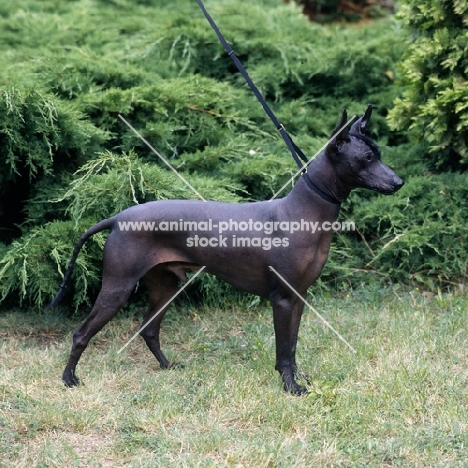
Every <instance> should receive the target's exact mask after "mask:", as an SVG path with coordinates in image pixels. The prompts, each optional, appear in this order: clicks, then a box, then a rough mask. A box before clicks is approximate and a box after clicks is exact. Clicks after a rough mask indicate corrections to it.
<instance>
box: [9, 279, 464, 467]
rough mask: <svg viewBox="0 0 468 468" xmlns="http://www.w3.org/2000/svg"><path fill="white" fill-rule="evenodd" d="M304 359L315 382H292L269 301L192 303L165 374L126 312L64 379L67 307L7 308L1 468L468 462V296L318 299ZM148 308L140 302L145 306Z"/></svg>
mask: <svg viewBox="0 0 468 468" xmlns="http://www.w3.org/2000/svg"><path fill="white" fill-rule="evenodd" d="M310 300H311V301H313V303H314V305H315V306H316V307H317V309H318V310H319V311H320V312H321V313H322V314H323V315H324V316H325V317H326V318H327V319H328V320H329V321H330V322H331V323H332V324H333V326H334V327H335V328H337V329H338V330H339V331H340V333H341V334H343V335H344V337H345V338H346V339H347V340H348V341H349V342H350V343H351V344H352V345H353V347H354V348H356V350H357V353H356V354H353V353H351V352H350V350H349V349H348V348H347V347H346V346H344V345H343V343H341V342H340V341H339V340H338V339H337V338H336V337H335V335H334V334H333V333H331V332H330V331H328V329H326V328H324V327H323V326H322V325H321V324H320V323H319V322H318V321H317V320H316V318H315V316H314V315H313V314H312V313H311V312H307V313H306V314H305V316H304V322H303V324H302V327H301V334H300V342H299V362H300V364H301V368H302V370H303V371H304V372H306V373H308V374H309V375H310V378H311V385H310V393H309V395H307V396H305V397H293V396H290V395H287V394H285V393H284V392H283V391H282V389H281V384H280V379H279V376H278V375H277V373H276V372H275V371H274V370H273V368H274V338H273V332H272V325H271V313H270V311H269V308H268V306H267V305H265V304H264V305H258V306H256V307H255V308H251V309H247V308H242V307H240V306H236V307H233V306H226V307H224V308H223V309H222V310H221V309H210V310H208V309H202V308H195V307H188V306H186V305H179V306H178V307H177V308H178V309H179V310H178V311H175V310H171V311H170V312H169V314H168V317H167V320H166V321H165V323H164V329H163V336H162V339H163V348H164V349H165V350H166V352H167V354H168V355H169V357H170V359H173V360H176V361H178V362H182V363H184V364H185V368H184V369H178V370H171V371H162V370H160V369H159V367H158V366H157V363H156V361H155V359H154V358H153V357H152V355H151V354H150V353H149V351H148V350H147V349H146V347H145V345H144V343H143V342H142V340H141V339H140V338H138V339H136V340H135V341H134V342H132V343H131V345H130V346H129V347H128V348H126V349H125V351H123V352H122V353H121V354H118V353H117V351H118V350H119V349H120V348H121V346H123V345H124V344H125V342H126V341H127V340H128V339H129V338H130V337H131V336H132V335H133V333H134V332H135V331H136V329H137V326H138V321H137V319H136V317H135V316H134V315H132V314H130V313H127V314H121V316H120V317H118V318H117V319H115V320H114V321H112V322H111V323H110V324H109V325H108V326H107V327H106V328H105V329H104V330H103V331H102V332H101V333H100V334H98V335H97V337H96V338H95V339H94V340H93V342H92V343H91V345H90V346H89V348H88V349H87V350H86V352H85V354H84V355H83V359H82V361H81V362H80V365H79V367H78V375H79V376H80V377H81V379H82V380H83V381H84V383H85V385H84V386H82V387H79V388H75V389H66V388H65V387H64V386H63V385H62V383H61V380H60V375H61V372H62V370H63V366H64V364H65V361H66V359H67V357H68V353H69V348H70V344H71V331H72V330H73V328H74V327H75V326H76V325H77V324H78V323H79V322H80V321H81V320H82V317H77V318H75V319H70V318H66V317H64V316H62V315H60V314H58V313H56V312H55V313H51V314H48V315H47V314H45V315H34V314H33V313H32V312H24V311H19V310H18V311H9V312H3V313H2V314H0V335H1V344H0V355H1V356H2V359H1V361H0V454H1V458H0V466H2V467H3V466H4V467H12V466H15V467H23V466H24V467H31V466H37V467H49V466H50V467H55V466H57V467H64V466H67V467H70V466H80V467H101V466H102V467H122V466H132V467H156V466H171V467H172V466H177V467H195V466H201V467H210V466H226V467H228V466H229V467H231V466H232V467H322V466H323V467H325V466H330V467H331V466H338V467H359V466H362V467H368V466H375V467H393V466H398V467H400V466H403V467H444V468H445V467H462V466H466V460H467V459H468V435H467V434H468V427H467V426H468V411H467V409H468V408H467V404H468V397H467V384H468V371H467V369H468V367H467V363H468V346H467V330H468V317H467V315H466V309H467V307H468V299H467V298H466V297H463V296H460V295H453V296H451V295H439V296H437V295H435V296H430V297H429V296H428V295H425V294H421V293H420V292H418V291H408V292H402V291H400V290H398V289H392V290H390V289H388V290H377V289H376V290H371V289H370V288H367V289H362V290H350V291H349V292H348V293H347V294H342V295H341V296H340V297H339V298H333V297H328V296H327V295H325V294H323V295H320V296H318V297H315V298H312V297H311V298H310ZM137 315H138V311H137Z"/></svg>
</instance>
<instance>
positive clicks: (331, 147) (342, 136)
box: [327, 109, 349, 155]
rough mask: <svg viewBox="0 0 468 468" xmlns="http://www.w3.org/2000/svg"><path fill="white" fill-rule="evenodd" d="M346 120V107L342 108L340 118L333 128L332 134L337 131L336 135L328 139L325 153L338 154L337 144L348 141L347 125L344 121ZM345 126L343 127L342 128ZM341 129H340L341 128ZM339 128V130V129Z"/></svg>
mask: <svg viewBox="0 0 468 468" xmlns="http://www.w3.org/2000/svg"><path fill="white" fill-rule="evenodd" d="M347 121H348V113H347V112H346V109H343V113H342V114H341V120H340V123H339V124H338V125H337V126H336V128H335V130H333V133H332V136H333V135H335V134H336V133H338V132H339V133H338V135H336V137H334V138H333V139H332V140H330V143H328V145H327V154H329V155H336V154H338V152H339V151H338V146H339V145H340V143H342V142H344V141H349V136H348V127H347V126H346V127H345V125H346V122H347ZM343 127H345V128H343ZM341 129H342V130H341ZM340 130H341V131H340Z"/></svg>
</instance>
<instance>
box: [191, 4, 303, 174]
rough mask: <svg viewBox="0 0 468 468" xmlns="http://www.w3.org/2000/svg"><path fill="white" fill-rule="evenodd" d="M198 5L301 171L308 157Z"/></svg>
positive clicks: (203, 8)
mask: <svg viewBox="0 0 468 468" xmlns="http://www.w3.org/2000/svg"><path fill="white" fill-rule="evenodd" d="M197 3H198V6H199V7H200V8H201V10H202V11H203V14H204V15H205V17H206V19H207V20H208V22H209V23H210V25H211V27H212V28H213V30H214V32H215V33H216V35H217V36H218V39H219V41H220V42H221V44H222V45H223V47H224V48H225V49H226V52H227V53H228V55H229V57H231V59H232V61H233V62H234V63H235V65H236V67H237V69H238V70H239V71H240V72H241V74H242V76H243V77H244V79H245V81H246V82H247V84H248V85H249V87H250V89H251V90H252V91H253V93H254V94H255V96H256V97H257V99H258V100H259V101H260V104H261V105H262V106H263V109H264V111H265V112H266V113H267V115H268V117H270V119H271V121H272V122H273V123H274V125H275V127H276V129H277V130H278V131H279V132H280V134H281V136H282V137H283V140H284V142H285V143H286V145H287V147H288V148H289V151H290V152H291V154H292V157H293V158H294V161H296V164H297V165H298V167H299V169H301V168H302V166H303V164H302V163H301V161H300V159H299V157H300V158H301V159H302V160H303V161H304V162H305V163H306V162H307V161H308V159H307V157H306V155H305V154H304V153H303V152H302V151H301V150H300V148H298V147H297V146H296V144H295V143H294V142H293V141H292V139H291V137H290V136H289V134H288V132H287V131H286V129H285V128H284V126H283V124H281V123H280V122H279V121H278V119H277V118H276V116H275V114H274V113H273V111H272V110H271V109H270V107H269V106H268V104H267V103H266V101H265V99H264V98H263V96H262V93H260V91H259V90H258V88H257V87H256V86H255V84H254V82H253V81H252V79H251V78H250V76H249V74H248V73H247V70H246V69H245V68H244V66H243V65H242V63H241V62H240V60H239V59H238V58H237V57H236V54H235V53H234V51H233V50H232V47H231V46H230V45H229V44H228V43H227V41H226V39H225V38H224V36H223V35H222V34H221V31H220V30H219V28H218V26H216V23H215V22H214V21H213V18H211V16H210V14H209V13H208V12H207V11H206V8H205V5H203V2H202V1H201V0H197Z"/></svg>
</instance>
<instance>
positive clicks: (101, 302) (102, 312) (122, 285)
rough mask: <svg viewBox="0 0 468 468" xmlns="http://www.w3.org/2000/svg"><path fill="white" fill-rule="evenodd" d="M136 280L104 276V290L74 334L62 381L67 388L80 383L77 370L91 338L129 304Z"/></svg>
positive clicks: (102, 289)
mask: <svg viewBox="0 0 468 468" xmlns="http://www.w3.org/2000/svg"><path fill="white" fill-rule="evenodd" d="M135 284H136V279H132V278H121V279H116V278H115V277H110V278H109V277H106V276H104V278H103V282H102V288H101V291H100V293H99V295H98V298H97V299H96V302H95V304H94V307H93V308H92V310H91V313H90V314H89V316H88V318H87V319H86V320H85V322H84V323H83V324H82V325H81V326H80V327H78V328H77V329H76V330H75V331H74V333H73V345H72V350H71V353H70V358H69V359H68V363H67V365H66V367H65V370H64V371H63V375H62V379H63V381H64V383H65V385H66V386H67V387H74V386H76V385H78V384H79V383H80V381H79V379H78V377H77V376H76V374H75V369H76V366H77V364H78V361H79V360H80V357H81V355H82V354H83V351H84V350H85V349H86V347H87V346H88V343H89V341H90V340H91V338H92V337H93V336H94V335H96V333H98V332H99V331H100V330H101V329H102V328H103V327H104V325H105V324H106V323H107V322H109V321H110V320H111V319H112V318H114V317H115V315H116V314H117V312H118V311H119V310H120V308H121V307H122V306H123V305H124V304H125V303H126V302H127V299H128V297H129V296H130V293H131V292H132V290H133V288H134V287H135Z"/></svg>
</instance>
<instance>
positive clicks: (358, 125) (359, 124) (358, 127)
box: [351, 104, 372, 135]
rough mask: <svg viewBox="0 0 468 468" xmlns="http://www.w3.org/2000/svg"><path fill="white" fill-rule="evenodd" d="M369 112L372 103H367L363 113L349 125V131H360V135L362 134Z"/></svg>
mask: <svg viewBox="0 0 468 468" xmlns="http://www.w3.org/2000/svg"><path fill="white" fill-rule="evenodd" d="M371 114H372V104H369V105H368V106H367V109H366V112H364V115H363V116H362V117H361V118H359V119H357V120H356V122H354V123H353V125H352V126H351V132H354V133H360V134H361V135H364V133H365V131H366V127H367V124H368V123H369V119H370V116H371Z"/></svg>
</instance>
